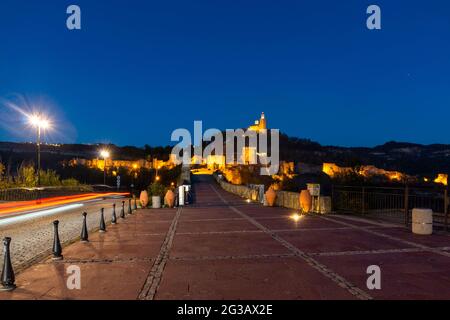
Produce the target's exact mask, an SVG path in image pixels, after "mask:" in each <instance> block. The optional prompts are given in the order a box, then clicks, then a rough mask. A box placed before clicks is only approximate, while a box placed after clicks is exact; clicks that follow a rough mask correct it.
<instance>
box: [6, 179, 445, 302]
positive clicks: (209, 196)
mask: <svg viewBox="0 0 450 320" xmlns="http://www.w3.org/2000/svg"><path fill="white" fill-rule="evenodd" d="M195 179H196V180H197V182H196V183H195V184H194V188H195V199H196V203H195V204H194V205H191V206H186V207H184V208H182V209H158V210H152V209H146V210H138V211H137V213H135V214H133V215H132V216H128V217H127V219H126V220H125V221H122V220H120V221H119V224H118V225H115V226H109V227H108V231H107V232H106V233H105V234H99V233H95V234H91V235H90V242H89V243H87V244H85V243H79V242H77V243H74V244H71V245H70V246H67V247H65V248H64V250H63V255H64V260H63V261H61V262H53V261H51V260H49V259H47V260H44V261H42V262H40V263H37V264H35V265H34V266H32V267H31V268H28V269H27V270H24V271H23V272H21V273H20V274H19V275H18V276H17V281H16V284H17V285H18V288H17V289H16V290H15V291H13V292H12V293H0V299H11V298H14V299H19V298H26V299H55V298H59V299H61V298H64V299H72V298H73V299H149V300H151V299H372V298H374V299H380V298H381V299H395V298H400V299H431V298H439V299H450V247H449V246H450V241H449V240H450V237H449V236H448V235H433V236H427V237H423V236H422V237H420V236H414V235H412V234H411V233H410V232H409V231H408V230H406V229H403V228H402V227H395V226H392V225H383V224H380V223H375V222H371V221H365V220H362V219H355V218H352V217H344V216H333V215H329V216H305V217H302V218H300V219H298V220H297V221H295V220H293V219H292V218H291V215H292V211H291V210H288V209H284V208H269V207H262V206H260V205H258V204H248V203H246V202H245V201H243V200H242V199H241V198H238V197H236V196H234V195H232V194H229V193H226V192H225V191H223V190H221V189H220V187H219V186H218V185H217V184H215V183H214V182H213V181H211V177H203V176H196V177H195ZM13 254H14V253H13ZM71 265H77V266H79V267H80V270H81V289H80V290H76V289H75V290H69V289H68V288H67V287H66V279H67V275H66V267H68V266H71ZM370 265H378V266H379V267H380V268H381V272H382V274H381V290H369V289H368V288H367V286H366V280H367V277H368V275H367V273H366V270H367V267H368V266H370Z"/></svg>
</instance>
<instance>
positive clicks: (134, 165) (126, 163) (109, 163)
mask: <svg viewBox="0 0 450 320" xmlns="http://www.w3.org/2000/svg"><path fill="white" fill-rule="evenodd" d="M105 164H106V167H107V168H127V169H130V170H137V169H141V168H144V169H161V168H165V167H168V168H172V167H174V163H173V162H172V161H171V159H169V161H163V160H158V159H156V158H155V159H152V160H151V161H149V160H146V159H138V160H113V159H110V158H108V159H106V161H105V160H104V159H99V158H95V159H91V160H88V159H80V158H75V159H72V160H70V161H69V163H68V165H69V166H72V167H74V166H77V165H79V166H85V167H88V168H91V169H94V168H96V169H100V170H104V168H105Z"/></svg>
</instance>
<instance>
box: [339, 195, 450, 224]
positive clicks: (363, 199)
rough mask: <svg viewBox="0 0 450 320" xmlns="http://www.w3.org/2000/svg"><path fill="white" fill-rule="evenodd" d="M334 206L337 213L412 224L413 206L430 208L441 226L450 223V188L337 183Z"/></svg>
mask: <svg viewBox="0 0 450 320" xmlns="http://www.w3.org/2000/svg"><path fill="white" fill-rule="evenodd" d="M332 205H333V211H335V212H336V213H352V214H362V215H365V216H368V217H375V218H380V219H387V220H392V221H396V222H399V221H403V222H404V223H405V225H409V223H410V221H411V210H412V209H413V208H429V209H432V210H433V212H434V220H435V222H436V223H437V225H443V226H444V227H445V228H446V229H447V227H448V223H449V194H448V190H447V189H446V188H438V187H436V188H411V187H408V186H405V187H403V188H389V187H367V186H333V188H332Z"/></svg>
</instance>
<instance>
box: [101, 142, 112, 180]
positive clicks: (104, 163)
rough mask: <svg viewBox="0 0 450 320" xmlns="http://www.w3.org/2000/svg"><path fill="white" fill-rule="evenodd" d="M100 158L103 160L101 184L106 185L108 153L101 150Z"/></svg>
mask: <svg viewBox="0 0 450 320" xmlns="http://www.w3.org/2000/svg"><path fill="white" fill-rule="evenodd" d="M100 156H101V157H102V158H103V184H104V185H106V158H109V156H110V154H109V151H108V150H101V151H100Z"/></svg>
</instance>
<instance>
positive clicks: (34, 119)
mask: <svg viewBox="0 0 450 320" xmlns="http://www.w3.org/2000/svg"><path fill="white" fill-rule="evenodd" d="M28 122H29V123H30V124H31V125H32V126H33V127H35V128H36V154H37V185H38V187H39V186H40V185H41V131H42V130H46V129H48V128H50V126H51V123H50V120H48V119H47V118H46V117H44V116H42V115H41V113H36V114H32V115H29V116H28Z"/></svg>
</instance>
